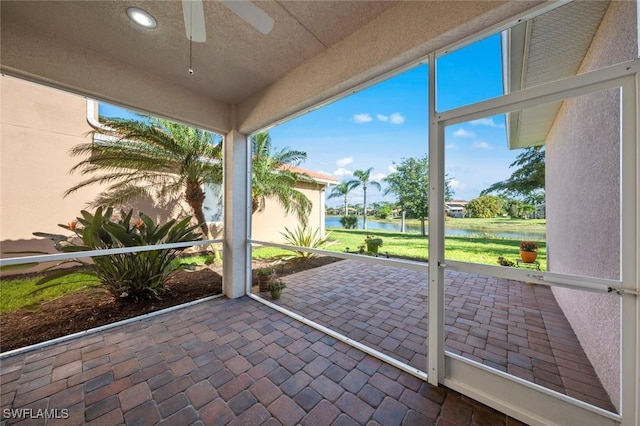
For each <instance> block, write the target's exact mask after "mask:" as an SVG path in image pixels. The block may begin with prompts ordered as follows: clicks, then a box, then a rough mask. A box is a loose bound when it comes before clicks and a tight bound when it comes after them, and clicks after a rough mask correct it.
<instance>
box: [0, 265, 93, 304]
mask: <svg viewBox="0 0 640 426" xmlns="http://www.w3.org/2000/svg"><path fill="white" fill-rule="evenodd" d="M39 279H40V277H33V278H26V279H13V280H12V279H7V280H5V279H3V280H2V283H0V293H1V295H2V297H0V313H3V312H11V311H15V310H18V309H20V308H34V309H37V307H38V306H39V304H40V303H42V302H46V301H48V300H53V299H57V298H58V297H61V296H64V295H66V294H69V293H74V292H77V291H82V290H86V289H89V288H91V287H94V286H96V285H98V284H100V283H99V281H98V280H97V279H96V278H95V277H93V276H91V275H89V274H87V273H84V272H76V273H74V274H71V275H67V276H66V277H62V278H58V279H55V280H52V281H51V282H49V283H46V284H43V287H44V286H47V288H46V289H44V290H42V291H38V292H36V293H34V292H35V291H36V290H38V289H39V288H41V287H40V286H37V285H36V282H37V281H38V280H39ZM50 284H57V285H55V286H53V287H49V285H50Z"/></svg>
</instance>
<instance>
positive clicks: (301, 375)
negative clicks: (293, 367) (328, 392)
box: [280, 371, 313, 398]
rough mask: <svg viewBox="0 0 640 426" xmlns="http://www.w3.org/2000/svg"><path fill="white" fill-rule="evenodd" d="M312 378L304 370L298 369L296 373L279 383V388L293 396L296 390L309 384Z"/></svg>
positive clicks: (298, 390) (296, 392)
mask: <svg viewBox="0 0 640 426" xmlns="http://www.w3.org/2000/svg"><path fill="white" fill-rule="evenodd" d="M312 380H313V378H312V377H311V376H309V375H308V374H307V373H305V372H304V371H298V372H297V373H296V374H294V375H293V376H291V377H289V378H288V379H287V380H286V381H285V382H284V383H282V384H281V385H280V389H281V390H282V392H284V393H285V394H286V395H288V396H290V397H291V398H293V397H294V396H295V395H297V394H298V392H300V391H301V390H302V389H304V388H305V387H306V386H307V385H309V383H311V381H312Z"/></svg>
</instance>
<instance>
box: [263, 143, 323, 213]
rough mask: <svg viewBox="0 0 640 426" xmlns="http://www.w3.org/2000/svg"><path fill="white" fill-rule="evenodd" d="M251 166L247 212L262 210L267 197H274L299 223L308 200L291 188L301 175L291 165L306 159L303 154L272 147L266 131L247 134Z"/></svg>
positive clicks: (309, 208)
mask: <svg viewBox="0 0 640 426" xmlns="http://www.w3.org/2000/svg"><path fill="white" fill-rule="evenodd" d="M251 148H252V152H253V160H252V163H253V167H252V176H251V212H252V213H255V212H257V211H261V210H263V209H264V206H265V203H266V200H267V198H272V199H275V200H277V201H278V202H279V203H280V205H282V207H284V210H285V211H286V212H287V213H291V212H294V213H295V214H296V215H297V216H298V218H299V219H300V221H301V222H302V223H303V224H306V223H307V216H308V215H309V213H310V212H311V207H312V205H311V201H310V200H309V199H308V198H307V197H306V196H305V195H304V194H303V193H301V192H300V191H298V190H296V189H295V186H296V184H297V183H298V181H300V180H303V179H304V178H305V176H306V175H305V174H304V173H301V172H298V171H296V169H295V166H296V165H298V164H300V162H301V161H303V160H306V159H307V153H306V152H302V151H295V150H290V149H288V148H282V149H280V150H275V148H273V147H272V145H271V136H270V135H269V133H267V132H261V133H257V134H256V135H254V136H252V137H251Z"/></svg>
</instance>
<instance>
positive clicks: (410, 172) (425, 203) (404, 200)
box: [383, 155, 453, 235]
mask: <svg viewBox="0 0 640 426" xmlns="http://www.w3.org/2000/svg"><path fill="white" fill-rule="evenodd" d="M393 164H394V166H395V169H396V171H395V172H393V173H391V174H390V175H389V176H387V177H386V178H384V179H383V180H384V182H385V183H386V184H387V185H388V187H387V189H386V190H385V192H384V194H385V195H386V194H388V193H394V194H395V195H396V197H397V202H398V205H399V207H400V208H401V209H402V210H404V211H406V212H407V215H408V216H409V217H414V218H417V219H420V234H421V235H426V225H425V221H426V220H427V217H429V158H428V157H427V156H426V155H425V156H423V157H420V158H413V157H411V158H403V159H402V161H401V162H400V163H399V164H396V163H395V162H394V163H393ZM450 182H451V179H450V178H448V177H446V176H445V188H444V191H445V199H444V201H450V200H451V199H452V198H453V190H452V189H451V186H450ZM443 207H444V206H443Z"/></svg>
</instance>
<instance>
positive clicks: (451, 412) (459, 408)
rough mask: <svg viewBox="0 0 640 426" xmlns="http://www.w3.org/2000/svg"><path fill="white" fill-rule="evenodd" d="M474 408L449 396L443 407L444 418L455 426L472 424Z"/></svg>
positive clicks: (459, 399)
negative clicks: (456, 425)
mask: <svg viewBox="0 0 640 426" xmlns="http://www.w3.org/2000/svg"><path fill="white" fill-rule="evenodd" d="M472 414H473V408H472V407H471V405H469V404H467V403H466V402H464V401H463V400H462V399H461V398H459V397H456V396H453V395H449V396H447V399H446V400H445V401H444V404H443V406H442V417H443V418H444V419H447V420H449V421H452V422H454V423H455V424H463V425H466V424H470V422H471V416H472Z"/></svg>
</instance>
